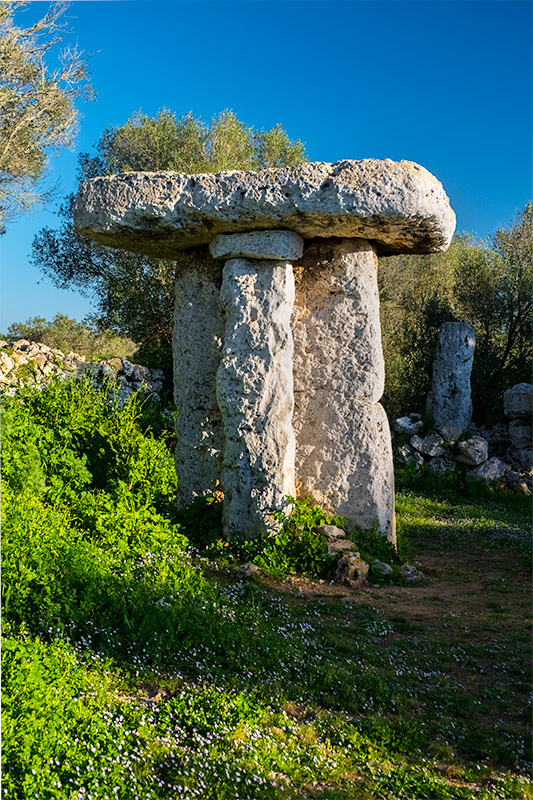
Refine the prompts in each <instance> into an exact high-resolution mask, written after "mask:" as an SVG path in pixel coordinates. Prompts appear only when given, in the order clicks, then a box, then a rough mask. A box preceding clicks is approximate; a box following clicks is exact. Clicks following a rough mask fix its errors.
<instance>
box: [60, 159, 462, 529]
mask: <svg viewBox="0 0 533 800" xmlns="http://www.w3.org/2000/svg"><path fill="white" fill-rule="evenodd" d="M75 224H76V228H77V229H78V231H79V232H80V233H81V234H83V235H86V236H90V237H92V238H93V239H95V240H96V241H98V242H101V243H102V244H104V245H108V246H111V247H120V248H124V249H126V250H133V251H139V252H144V253H148V254H151V255H158V256H161V257H165V258H170V259H174V260H175V261H176V262H177V272H176V307H175V330H174V365H175V367H174V385H175V400H176V405H177V407H178V410H179V417H178V421H177V432H178V445H177V451H176V466H177V471H178V479H179V498H178V501H179V502H180V503H181V504H183V505H186V504H188V503H190V502H191V501H192V499H193V498H194V497H196V496H202V495H208V494H212V493H213V492H214V491H215V490H217V489H221V490H222V491H223V493H224V527H225V531H226V533H227V534H228V535H232V534H235V533H237V532H238V533H241V534H244V535H245V536H247V537H252V536H255V535H257V533H259V532H260V531H261V530H265V528H266V529H269V528H273V527H274V522H273V518H272V514H273V512H275V511H279V510H281V509H283V508H284V506H285V502H286V501H285V497H286V496H287V495H294V494H295V493H297V494H298V495H300V496H302V495H306V494H311V495H312V496H313V497H314V498H315V500H316V501H317V502H319V503H320V504H321V505H322V506H323V507H324V509H325V510H326V511H328V512H330V513H333V514H341V515H343V516H344V517H346V518H347V519H348V520H349V522H350V523H352V524H354V525H360V526H361V527H363V528H370V527H371V526H372V525H373V524H374V523H375V521H377V525H378V528H379V530H380V531H382V532H383V534H384V535H386V536H387V538H388V539H389V540H390V541H392V542H394V541H395V529H394V479H393V466H392V449H391V442H390V433H389V427H388V422H387V417H386V415H385V412H384V410H383V408H382V407H381V405H380V404H379V399H380V397H381V395H382V393H383V383H384V366H383V355H382V351H381V335H380V323H379V299H378V289H377V266H378V262H377V256H378V255H393V254H396V253H432V252H437V251H441V250H445V249H446V248H447V247H448V245H449V243H450V241H451V237H452V235H453V231H454V228H455V215H454V213H453V211H452V209H451V208H450V205H449V202H448V198H447V196H446V194H445V192H444V190H443V188H442V185H441V184H440V183H439V182H438V181H437V180H436V179H435V178H434V177H433V176H432V175H431V174H430V173H429V172H427V170H425V169H424V168H423V167H420V166H419V165H418V164H414V163H412V162H409V161H401V162H399V163H398V162H393V161H390V160H388V159H387V160H385V161H377V160H374V159H367V160H363V161H341V162H338V163H337V164H324V163H309V164H302V165H300V166H298V167H291V168H285V167H283V168H279V169H266V170H263V171H260V172H237V171H226V172H220V173H218V174H215V175H213V174H208V175H181V174H177V173H171V172H164V173H148V172H130V173H126V174H123V175H112V176H108V177H101V178H94V179H92V180H90V181H86V182H84V183H83V184H82V185H81V186H80V189H79V192H78V197H77V200H76V206H75Z"/></svg>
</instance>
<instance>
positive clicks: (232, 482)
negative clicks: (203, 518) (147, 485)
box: [217, 259, 295, 538]
mask: <svg viewBox="0 0 533 800" xmlns="http://www.w3.org/2000/svg"><path fill="white" fill-rule="evenodd" d="M220 297H221V301H222V305H223V308H224V310H225V312H226V332H225V338H224V346H223V354H222V363H221V365H220V367H219V369H218V373H217V396H218V404H219V407H220V410H221V412H222V417H223V422H224V432H225V449H224V464H223V471H222V486H223V490H224V517H223V522H224V530H225V533H226V535H228V536H233V535H235V534H242V535H244V536H245V537H246V538H253V537H254V536H257V535H258V534H259V533H261V532H262V531H264V530H265V527H266V525H271V526H272V528H274V527H275V522H274V520H273V519H272V518H271V516H270V514H271V512H272V511H279V510H280V509H283V508H284V507H285V506H286V502H285V500H284V498H285V496H286V495H294V491H295V484H294V450H295V444H294V432H293V429H292V424H291V418H292V412H293V375H292V354H293V342H292V333H291V327H290V320H291V313H292V310H293V305H294V277H293V272H292V267H291V264H289V263H286V262H275V261H252V260H249V259H230V260H229V261H227V262H226V264H225V266H224V270H223V279H222V288H221V293H220Z"/></svg>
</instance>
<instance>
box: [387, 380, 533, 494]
mask: <svg viewBox="0 0 533 800" xmlns="http://www.w3.org/2000/svg"><path fill="white" fill-rule="evenodd" d="M503 405H504V413H505V416H506V417H507V418H508V420H509V422H502V423H499V424H497V425H495V426H494V427H492V428H487V427H485V426H481V427H478V426H477V425H475V424H474V423H470V425H469V428H468V430H467V431H466V432H465V433H462V431H461V430H460V427H459V426H455V427H454V426H453V425H452V424H450V423H447V424H444V425H441V426H439V427H438V428H437V429H436V430H434V431H428V430H427V429H426V430H425V432H424V433H423V432H422V431H423V429H424V422H423V420H422V417H421V415H420V414H408V415H407V416H405V417H399V418H398V419H396V420H394V421H393V423H392V429H393V443H394V452H395V458H396V462H397V463H399V464H408V463H412V464H415V465H416V467H417V469H420V468H422V467H425V466H427V467H428V469H429V470H430V471H431V472H434V473H438V474H444V473H445V472H448V471H450V470H454V469H457V468H458V467H459V466H463V465H466V467H467V468H468V471H467V477H468V478H473V479H475V478H482V479H484V480H486V481H489V482H502V483H504V484H506V485H507V486H508V487H509V488H511V489H512V490H513V491H516V492H520V493H523V494H530V493H531V491H533V439H532V417H533V385H532V384H530V383H519V384H517V385H516V386H513V387H512V388H511V389H508V390H507V391H506V392H505V394H504V396H503Z"/></svg>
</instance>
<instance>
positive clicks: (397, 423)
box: [392, 417, 424, 436]
mask: <svg viewBox="0 0 533 800" xmlns="http://www.w3.org/2000/svg"><path fill="white" fill-rule="evenodd" d="M423 426H424V423H423V422H422V420H421V419H417V420H414V419H411V417H398V419H395V420H394V422H393V423H392V427H393V428H394V430H395V431H396V433H405V434H408V435H410V436H412V435H413V434H415V433H418V431H419V430H420V429H421V428H422V427H423Z"/></svg>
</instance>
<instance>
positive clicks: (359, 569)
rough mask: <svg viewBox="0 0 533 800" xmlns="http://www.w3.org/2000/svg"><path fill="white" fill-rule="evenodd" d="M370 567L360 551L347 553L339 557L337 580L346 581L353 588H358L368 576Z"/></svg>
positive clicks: (339, 581)
mask: <svg viewBox="0 0 533 800" xmlns="http://www.w3.org/2000/svg"><path fill="white" fill-rule="evenodd" d="M369 569H370V567H369V566H368V564H367V563H366V561H363V559H362V558H361V556H360V555H359V553H350V552H348V553H345V554H344V555H343V556H342V558H340V559H339V563H338V564H337V572H336V575H335V580H336V581H337V582H338V583H344V584H345V585H346V586H350V587H351V588H352V589H358V588H359V587H360V586H362V585H363V584H364V583H365V581H366V578H367V575H368V571H369Z"/></svg>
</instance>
